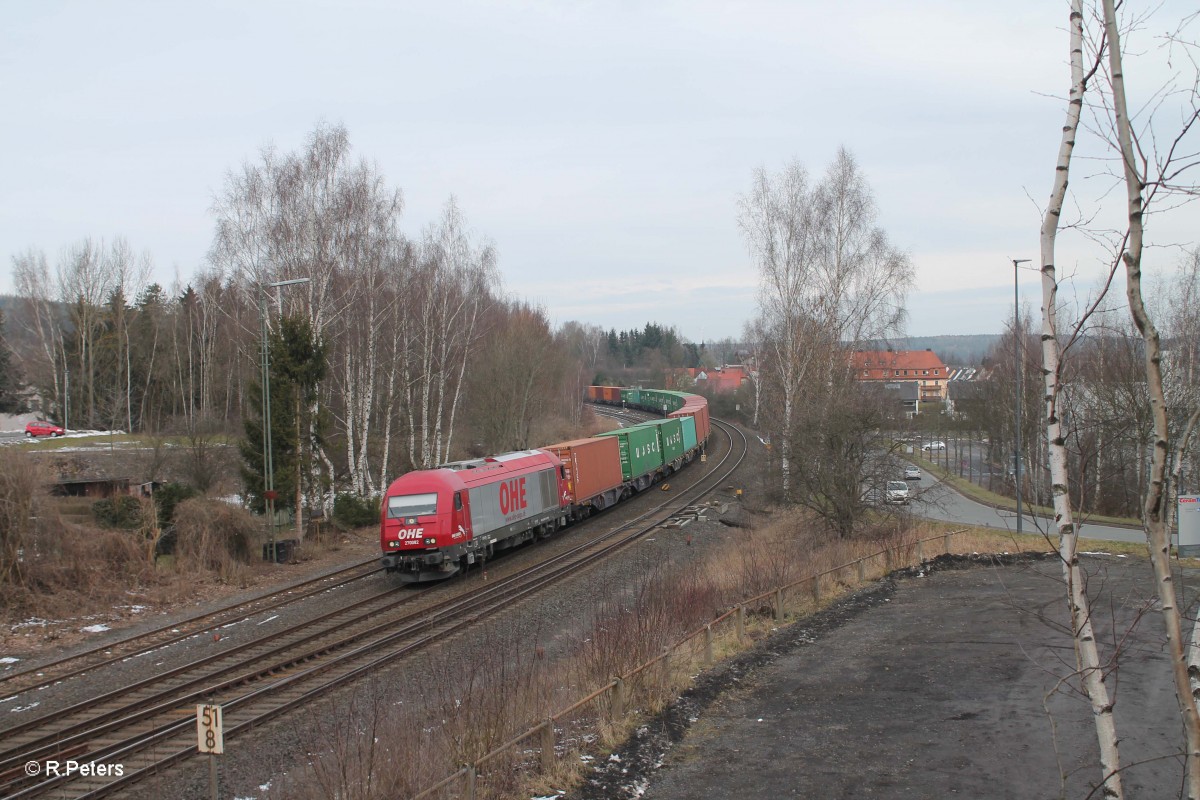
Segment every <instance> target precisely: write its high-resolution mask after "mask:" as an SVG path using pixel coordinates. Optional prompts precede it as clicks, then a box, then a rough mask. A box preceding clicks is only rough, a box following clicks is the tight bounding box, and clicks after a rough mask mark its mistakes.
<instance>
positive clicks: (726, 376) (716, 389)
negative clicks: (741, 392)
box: [687, 364, 750, 394]
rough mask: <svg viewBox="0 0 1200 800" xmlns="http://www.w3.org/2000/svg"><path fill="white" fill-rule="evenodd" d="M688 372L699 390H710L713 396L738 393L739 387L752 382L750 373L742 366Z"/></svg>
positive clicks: (731, 365)
mask: <svg viewBox="0 0 1200 800" xmlns="http://www.w3.org/2000/svg"><path fill="white" fill-rule="evenodd" d="M687 372H688V375H689V376H690V377H691V378H692V380H694V381H695V382H696V388H697V389H704V388H708V389H709V390H710V391H711V392H712V393H713V394H727V393H732V392H736V391H737V390H738V387H739V386H741V385H742V384H743V383H745V382H746V381H748V380H750V371H749V370H748V369H747V368H746V367H745V366H743V365H741V364H729V365H728V366H724V367H714V368H713V369H688V371H687Z"/></svg>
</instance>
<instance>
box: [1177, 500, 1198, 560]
mask: <svg viewBox="0 0 1200 800" xmlns="http://www.w3.org/2000/svg"><path fill="white" fill-rule="evenodd" d="M1176 502H1177V503H1178V506H1179V557H1180V558H1197V557H1200V494H1181V495H1179V497H1178V498H1176Z"/></svg>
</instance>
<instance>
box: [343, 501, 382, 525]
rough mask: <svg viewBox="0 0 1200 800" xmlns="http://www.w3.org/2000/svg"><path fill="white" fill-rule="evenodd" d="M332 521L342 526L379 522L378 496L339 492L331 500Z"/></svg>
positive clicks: (376, 523) (375, 523)
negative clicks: (360, 495)
mask: <svg viewBox="0 0 1200 800" xmlns="http://www.w3.org/2000/svg"><path fill="white" fill-rule="evenodd" d="M333 521H334V522H335V523H336V524H338V525H340V526H341V527H343V528H366V527H369V526H371V525H378V524H379V498H377V497H359V496H358V495H354V494H339V495H338V496H337V497H336V498H334V501H333Z"/></svg>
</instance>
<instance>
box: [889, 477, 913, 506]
mask: <svg viewBox="0 0 1200 800" xmlns="http://www.w3.org/2000/svg"><path fill="white" fill-rule="evenodd" d="M910 499H911V498H910V496H909V493H908V484H907V483H905V482H904V481H888V482H887V501H888V502H889V503H900V504H902V505H908V501H909V500H910Z"/></svg>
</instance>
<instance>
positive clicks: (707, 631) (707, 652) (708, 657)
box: [704, 622, 713, 667]
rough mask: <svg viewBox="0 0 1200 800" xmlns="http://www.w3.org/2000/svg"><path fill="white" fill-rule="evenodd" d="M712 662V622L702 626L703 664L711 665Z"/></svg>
mask: <svg viewBox="0 0 1200 800" xmlns="http://www.w3.org/2000/svg"><path fill="white" fill-rule="evenodd" d="M712 663H713V635H712V623H711V622H710V623H708V624H707V625H705V626H704V666H706V667H711V666H712Z"/></svg>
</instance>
